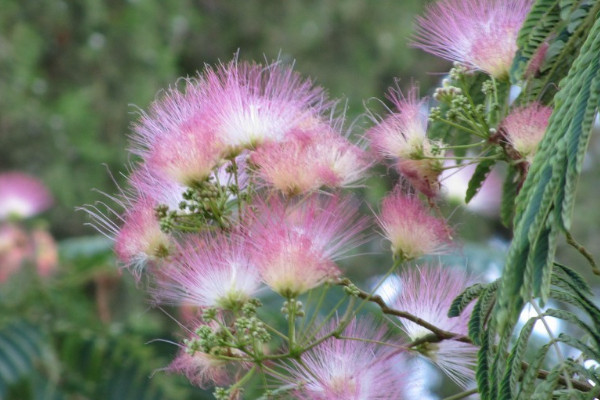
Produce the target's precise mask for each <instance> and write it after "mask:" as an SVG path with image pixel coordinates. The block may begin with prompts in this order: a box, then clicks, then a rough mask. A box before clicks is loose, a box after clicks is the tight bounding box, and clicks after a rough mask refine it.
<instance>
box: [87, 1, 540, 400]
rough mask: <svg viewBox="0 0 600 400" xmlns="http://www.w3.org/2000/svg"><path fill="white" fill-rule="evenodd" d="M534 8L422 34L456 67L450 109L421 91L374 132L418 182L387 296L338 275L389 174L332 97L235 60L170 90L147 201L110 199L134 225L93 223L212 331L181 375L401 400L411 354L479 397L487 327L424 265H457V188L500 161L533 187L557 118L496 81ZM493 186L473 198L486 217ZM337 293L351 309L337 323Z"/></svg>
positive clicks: (126, 195)
mask: <svg viewBox="0 0 600 400" xmlns="http://www.w3.org/2000/svg"><path fill="white" fill-rule="evenodd" d="M530 5H531V1H530V0H510V1H507V2H501V1H500V0H493V1H489V2H484V1H482V0H441V1H439V2H438V3H435V4H434V5H432V6H431V7H429V9H428V11H427V13H426V16H425V17H423V18H421V19H419V20H418V24H419V28H418V29H419V30H418V34H417V44H418V46H419V47H422V48H424V49H425V50H427V51H430V52H433V53H434V54H438V55H441V56H442V57H445V58H448V59H451V60H453V61H457V62H458V63H457V64H455V66H454V68H453V69H452V70H451V71H450V74H449V77H448V78H446V79H444V81H443V83H442V85H441V87H439V88H438V89H436V91H435V92H434V95H433V101H436V102H438V104H436V107H433V108H431V109H429V104H430V100H429V99H428V98H420V97H419V93H418V89H417V86H416V85H414V84H413V85H412V86H411V87H410V88H409V89H408V90H407V91H404V92H402V91H401V90H400V88H399V86H396V87H394V88H392V89H390V90H389V92H388V95H387V98H388V100H389V101H390V102H391V103H392V105H393V109H392V110H390V111H389V114H388V115H386V116H382V117H379V116H376V115H375V114H374V113H371V116H372V119H373V122H374V123H373V126H372V127H371V128H370V129H368V130H367V132H366V134H365V135H364V136H365V137H366V138H367V139H368V141H369V142H370V144H371V146H372V148H373V150H374V151H375V153H376V154H377V155H378V156H379V158H380V159H385V160H387V161H391V165H392V166H393V167H394V168H395V170H396V171H397V172H398V173H399V174H400V175H401V176H402V178H403V179H404V180H403V181H401V182H398V183H397V184H396V185H395V188H394V189H393V190H392V191H391V192H390V193H389V194H387V195H386V196H384V198H383V200H382V202H381V207H380V211H379V213H378V215H377V216H376V220H377V222H378V224H379V229H380V231H381V233H382V235H383V236H384V237H385V239H386V240H387V241H389V248H390V249H391V256H392V258H393V261H394V262H393V266H392V267H391V268H390V269H389V270H388V271H387V273H386V274H385V275H384V276H385V278H384V279H383V280H382V281H381V282H380V284H378V285H376V286H375V288H374V289H373V290H372V291H371V292H370V293H367V292H363V291H362V290H360V289H359V288H358V286H356V285H355V284H353V283H352V282H351V281H350V280H349V279H348V278H346V277H345V275H346V274H345V271H344V268H342V267H341V266H340V264H339V260H340V259H341V258H343V257H346V256H348V255H349V254H351V253H352V252H355V251H356V249H357V247H358V246H359V245H361V244H363V243H364V242H366V241H367V240H369V237H370V235H369V234H368V229H369V228H370V223H369V219H368V218H366V217H361V216H360V214H359V209H360V204H359V203H358V202H357V201H356V200H355V199H353V198H352V197H349V196H348V195H347V194H344V193H343V191H342V189H345V188H350V187H353V186H357V185H358V184H360V183H364V182H365V181H366V179H365V178H366V174H367V171H368V169H369V168H370V167H371V165H372V164H374V161H372V160H371V158H372V157H369V153H368V152H367V151H366V150H365V149H364V146H363V145H362V143H361V141H359V142H358V143H355V142H353V141H352V140H351V139H350V138H351V137H352V133H351V132H349V133H347V134H344V133H343V129H342V127H343V126H344V118H343V116H340V117H336V116H335V115H336V113H335V112H334V111H335V106H336V104H337V102H335V101H330V100H329V99H328V98H327V97H326V96H325V93H324V90H323V89H321V88H319V87H317V86H315V85H314V84H313V83H312V82H311V81H310V80H307V79H303V78H302V77H300V75H298V74H297V73H295V72H294V71H293V70H292V68H290V67H287V66H285V65H283V64H282V63H281V62H275V63H272V64H270V65H266V66H265V65H259V64H253V63H246V62H240V61H238V60H237V59H234V60H233V61H231V62H230V63H227V64H221V65H219V66H218V67H215V68H212V67H207V68H206V69H205V70H204V72H203V73H201V74H199V75H198V76H196V77H194V78H189V79H186V80H184V81H182V86H183V87H182V88H177V87H173V88H170V89H169V90H167V91H166V92H165V93H164V94H163V95H162V96H161V97H160V98H159V99H157V100H156V101H155V102H154V103H153V104H152V105H151V107H150V109H149V111H148V112H145V113H142V115H141V117H140V119H139V121H138V123H137V124H136V125H135V129H134V134H133V138H132V139H133V146H132V151H133V153H135V154H136V155H137V156H139V162H138V163H137V164H136V165H134V167H133V172H132V174H131V177H130V181H129V188H128V189H126V190H122V191H121V194H120V195H118V196H111V199H113V200H115V201H116V202H117V203H118V204H119V205H120V206H122V207H123V208H124V212H123V213H121V214H120V215H118V219H119V221H118V222H117V223H115V222H112V219H111V218H109V217H110V216H112V215H113V214H119V213H116V212H114V211H112V210H111V211H109V212H108V213H105V212H101V211H100V210H99V209H98V208H97V207H89V208H88V212H89V213H90V214H91V215H92V216H93V217H95V218H96V220H97V226H98V228H99V229H100V230H103V231H104V232H105V233H106V234H107V235H109V236H110V237H112V238H113V239H114V241H115V250H116V253H117V256H118V258H119V260H120V261H121V262H122V263H123V265H124V266H125V267H126V268H128V269H129V270H131V272H133V274H134V275H135V276H136V277H138V278H139V277H141V276H144V277H146V278H147V281H148V285H149V290H150V291H151V293H152V298H153V300H154V302H155V303H156V304H168V305H175V306H178V305H182V306H185V307H192V308H193V309H194V310H196V311H197V312H198V315H194V316H192V317H189V316H188V318H186V320H187V323H186V325H189V326H188V333H189V334H187V335H186V338H185V339H183V340H182V342H181V344H180V352H179V355H178V356H177V357H176V359H175V360H174V361H173V362H172V364H171V365H170V366H169V367H168V368H166V369H167V370H169V371H172V372H176V373H181V374H184V375H185V376H187V377H188V379H189V380H190V381H191V382H192V383H193V384H195V385H198V386H201V387H207V386H211V385H219V386H227V387H218V388H216V389H215V396H216V397H217V399H235V398H239V397H240V395H241V393H242V391H243V388H244V385H245V384H246V383H247V382H248V381H249V380H252V379H253V378H254V377H255V376H256V375H261V382H262V383H263V384H264V385H265V390H267V388H274V389H273V390H267V396H271V395H273V396H279V395H283V396H284V397H285V396H288V395H291V396H294V398H300V399H323V400H329V399H348V400H351V399H365V398H369V399H401V398H404V397H405V396H406V394H405V389H406V387H407V379H408V378H407V377H408V376H409V371H407V370H406V369H402V368H401V365H403V364H404V361H405V360H410V358H409V355H410V354H413V355H419V356H424V357H426V358H427V359H429V360H431V362H432V363H434V364H435V365H436V366H438V367H439V369H440V370H441V371H443V372H444V373H445V374H446V375H447V376H449V377H450V379H452V380H454V381H455V382H456V383H458V384H459V385H461V386H463V387H466V386H467V385H468V384H469V383H470V382H471V381H472V379H473V377H474V373H473V368H474V366H475V354H476V352H477V348H476V347H475V346H474V345H472V344H471V343H470V342H469V339H468V338H467V333H468V332H467V320H468V318H469V313H470V309H467V310H466V311H464V312H463V313H462V314H461V316H459V317H456V318H449V317H448V316H447V315H448V314H447V313H448V309H449V307H450V305H451V304H452V301H453V300H454V298H456V297H457V296H458V295H459V294H460V293H461V292H463V291H464V290H465V289H466V288H467V286H468V285H470V284H471V278H470V277H469V276H468V275H467V274H466V272H464V271H462V270H460V271H459V270H456V269H452V268H449V267H444V266H442V265H439V266H436V267H433V266H425V267H423V266H422V265H423V264H422V258H423V257H425V256H428V255H429V256H430V255H441V254H443V253H447V252H450V251H452V250H453V249H454V248H455V247H456V245H455V244H454V241H453V236H454V232H453V229H452V228H450V226H449V225H448V223H447V222H446V220H445V219H444V218H443V217H442V211H441V209H442V208H441V207H439V202H440V199H439V196H438V195H439V193H440V189H441V182H440V177H441V176H442V172H444V171H445V170H451V169H453V168H465V169H464V171H463V172H468V171H471V170H470V169H469V168H475V165H476V164H477V163H479V162H481V161H483V160H485V161H486V162H489V163H490V165H491V164H493V163H496V162H498V161H507V162H509V168H512V170H511V173H512V172H515V171H516V167H515V165H517V164H521V161H522V160H521V159H523V158H525V159H526V160H527V161H531V157H532V156H533V154H534V152H535V148H536V146H537V143H538V142H539V140H540V139H541V136H542V135H543V132H544V130H545V128H546V125H547V123H548V118H549V114H550V113H551V109H549V108H547V107H544V106H542V105H540V104H534V105H531V106H525V107H521V108H513V109H512V110H511V107H510V106H509V104H508V101H507V99H504V98H503V97H502V96H505V91H501V90H499V86H498V85H499V84H498V81H497V80H500V81H502V80H504V78H506V76H507V74H508V68H509V66H510V65H511V63H512V59H513V58H514V56H515V52H516V33H517V32H518V29H519V28H520V25H521V23H522V22H523V19H524V17H525V14H526V13H527V10H528V9H529V7H530ZM476 70H477V71H478V72H476ZM474 74H479V75H480V76H484V74H487V75H489V76H488V77H487V78H485V77H484V79H483V83H479V84H478V86H477V87H478V90H479V93H478V95H477V97H475V96H474V95H473V93H471V90H472V87H471V86H469V85H468V84H467V82H468V81H469V80H470V79H472V77H473V75H474ZM503 84H504V83H503ZM481 99H483V100H481ZM519 104H521V103H519ZM440 124H442V125H445V127H446V128H447V129H446V130H445V131H444V132H443V134H441V133H440V132H439V125H440ZM459 135H462V136H460V137H459V138H458V140H459V144H458V145H456V146H452V145H451V142H450V140H451V139H452V138H453V136H454V137H456V136H459ZM473 138H476V139H477V141H473V140H472V139H473ZM515 152H517V153H518V156H517V157H515V155H514V153H515ZM449 160H452V162H450V161H449ZM516 160H517V162H515V161H516ZM471 173H472V174H477V169H475V172H471ZM519 173H526V168H523V169H521V170H519ZM444 175H445V176H447V173H445V174H444ZM446 179H447V178H446ZM511 179H512V178H511ZM448 182H449V181H448ZM473 182H475V183H473ZM477 185H479V186H477ZM480 187H481V182H480V181H479V182H477V179H473V180H472V182H471V183H469V190H468V196H469V199H470V197H473V195H474V193H473V192H476V191H477V190H478V189H479V188H480ZM469 199H467V201H468V200H469ZM416 262H418V263H419V265H421V266H420V267H419V266H417V265H415V263H416ZM400 268H402V270H401V272H400V273H398V270H399V269H400ZM381 272H385V271H381ZM394 274H396V275H394ZM390 276H392V278H394V282H395V283H394V284H393V285H392V286H393V288H392V292H393V293H395V296H394V297H393V299H392V301H391V302H390V304H388V305H386V306H384V305H382V302H383V300H382V299H381V298H380V297H378V296H373V294H374V293H375V292H376V291H377V290H378V289H379V288H380V286H381V285H382V284H384V283H385V282H387V281H386V279H387V278H388V277H390ZM338 286H342V287H343V291H337V292H336V291H335V290H334V289H335V288H337V287H338ZM318 291H320V293H321V294H320V295H314V296H313V294H314V293H316V292H318ZM340 292H341V293H340ZM266 293H268V294H266ZM331 293H334V294H333V296H338V297H341V299H340V300H339V301H338V302H337V305H335V306H333V308H332V309H331V310H327V312H326V313H323V311H324V310H323V309H324V307H323V305H324V304H326V299H327V296H328V295H331ZM273 298H278V299H280V300H281V301H282V307H281V315H279V317H280V319H279V320H278V321H275V322H273V321H268V320H269V318H270V317H273V315H274V314H277V313H276V312H273V311H270V312H262V310H261V307H262V306H263V305H262V302H261V300H265V299H269V300H270V301H271V302H272V299H273ZM368 301H372V302H375V303H378V304H379V305H380V306H381V308H382V310H384V312H387V313H391V314H393V315H396V316H400V318H399V324H398V326H399V327H400V329H401V331H402V332H403V333H402V334H401V335H398V330H397V329H396V331H395V333H396V335H395V336H394V335H393V333H391V331H390V329H388V328H389V327H386V326H383V325H382V324H381V325H380V324H379V322H377V321H374V320H371V319H365V318H363V317H362V316H361V314H360V313H359V312H360V311H361V310H362V309H363V307H364V306H365V303H366V302H368ZM357 303H358V304H357ZM315 304H316V305H315ZM390 310H392V311H394V310H395V311H396V313H393V312H390ZM323 314H326V315H325V316H324V315H323ZM274 319H276V318H274ZM269 322H271V323H269ZM440 331H441V332H443V333H444V335H441V334H439V332H440ZM257 381H258V379H257ZM286 398H287V397H286Z"/></svg>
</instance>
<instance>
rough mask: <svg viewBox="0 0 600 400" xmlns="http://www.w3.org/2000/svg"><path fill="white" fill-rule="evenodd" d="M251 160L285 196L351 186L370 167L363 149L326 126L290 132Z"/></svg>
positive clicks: (262, 175) (267, 145)
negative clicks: (286, 137) (282, 139)
mask: <svg viewBox="0 0 600 400" xmlns="http://www.w3.org/2000/svg"><path fill="white" fill-rule="evenodd" d="M251 160H252V162H253V164H254V165H256V167H257V168H258V170H257V174H258V176H259V177H260V178H261V179H262V180H263V181H264V182H265V183H266V184H267V185H268V186H272V187H273V188H275V189H277V190H279V191H280V192H282V193H283V194H284V195H287V196H293V195H296V194H303V193H308V192H311V191H314V190H317V189H319V188H320V187H323V186H327V187H331V188H337V187H344V186H350V185H352V184H353V183H355V182H356V181H358V180H359V179H361V178H362V176H363V174H364V171H365V170H366V169H367V168H368V166H369V163H368V162H367V160H366V157H365V154H364V151H363V150H362V149H360V148H359V147H357V146H355V145H353V144H352V143H350V142H349V141H348V140H347V139H346V138H344V137H343V136H341V135H339V134H335V133H334V132H330V131H329V130H328V128H327V127H324V129H323V130H319V131H308V132H301V131H297V132H293V134H291V135H289V139H288V140H285V141H282V142H277V143H270V144H266V145H264V146H262V147H261V148H259V149H258V150H256V151H255V152H254V153H253V154H252V156H251Z"/></svg>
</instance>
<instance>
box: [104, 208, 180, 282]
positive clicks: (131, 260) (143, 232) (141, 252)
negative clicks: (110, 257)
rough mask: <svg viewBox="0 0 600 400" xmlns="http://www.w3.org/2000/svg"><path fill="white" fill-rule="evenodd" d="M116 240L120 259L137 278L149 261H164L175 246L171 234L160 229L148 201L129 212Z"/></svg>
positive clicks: (116, 234)
mask: <svg viewBox="0 0 600 400" xmlns="http://www.w3.org/2000/svg"><path fill="white" fill-rule="evenodd" d="M114 240H115V252H116V253H117V257H118V258H119V260H120V261H121V262H123V263H124V264H125V266H126V267H128V268H129V269H130V270H131V272H132V273H133V274H134V276H136V277H139V276H140V273H141V271H142V269H143V268H144V266H145V264H146V263H147V262H148V261H156V260H161V259H165V258H166V257H168V256H169V255H170V253H171V250H172V247H173V245H172V241H171V238H170V237H169V235H167V234H166V233H164V232H163V231H162V230H161V229H160V223H159V222H158V219H157V217H156V212H155V210H154V204H153V203H152V202H150V201H148V200H145V199H140V200H139V201H138V202H137V203H135V204H133V206H132V207H131V208H130V209H128V210H127V212H126V214H125V216H124V218H123V226H122V227H121V228H116V233H115V237H114Z"/></svg>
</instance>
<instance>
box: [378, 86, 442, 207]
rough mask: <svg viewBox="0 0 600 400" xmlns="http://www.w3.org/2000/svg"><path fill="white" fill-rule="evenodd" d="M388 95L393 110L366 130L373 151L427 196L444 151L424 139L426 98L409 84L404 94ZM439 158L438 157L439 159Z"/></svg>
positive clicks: (433, 189) (436, 185) (433, 190)
mask: <svg viewBox="0 0 600 400" xmlns="http://www.w3.org/2000/svg"><path fill="white" fill-rule="evenodd" d="M387 98H388V99H389V100H390V101H391V102H392V103H393V105H394V107H395V109H396V111H395V112H392V113H391V114H390V115H388V116H387V117H386V118H384V119H383V120H382V121H378V122H377V124H376V125H375V126H374V127H373V128H371V129H370V130H369V131H368V132H367V136H368V137H369V138H370V139H371V143H372V144H373V147H374V148H375V150H376V151H377V152H378V153H379V154H380V155H382V156H383V157H385V158H388V159H392V160H394V161H395V167H396V169H397V170H398V172H400V174H402V175H403V176H404V177H405V178H406V179H407V180H408V181H409V182H410V183H411V184H412V185H413V186H414V187H415V189H417V190H419V191H420V192H422V193H423V194H425V195H426V196H428V197H434V196H435V195H436V194H437V192H438V190H439V183H438V176H439V175H440V173H441V172H442V160H441V157H442V156H443V153H442V152H441V151H439V150H435V147H437V144H436V143H435V142H433V141H431V140H430V139H429V138H427V114H426V112H425V111H424V110H425V109H426V106H427V99H419V92H418V88H417V87H415V86H412V87H411V88H410V89H409V91H408V95H407V96H404V95H403V94H402V92H401V91H400V90H399V89H393V88H392V89H390V90H389V92H388V95H387ZM438 158H439V159H438Z"/></svg>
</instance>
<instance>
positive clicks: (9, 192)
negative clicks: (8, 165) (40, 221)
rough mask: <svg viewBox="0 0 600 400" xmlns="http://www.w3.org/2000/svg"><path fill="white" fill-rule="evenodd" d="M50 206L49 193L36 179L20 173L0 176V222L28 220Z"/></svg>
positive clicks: (6, 173)
mask: <svg viewBox="0 0 600 400" xmlns="http://www.w3.org/2000/svg"><path fill="white" fill-rule="evenodd" d="M51 204H52V196H51V195H50V192H48V189H47V188H46V186H44V184H43V183H42V182H41V181H39V180H38V179H37V178H34V177H33V176H30V175H27V174H24V173H22V172H5V173H3V174H0V220H5V219H7V218H9V217H17V218H29V217H32V216H34V215H36V214H39V213H41V212H42V211H45V210H46V209H48V208H49V207H50V205H51Z"/></svg>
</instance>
